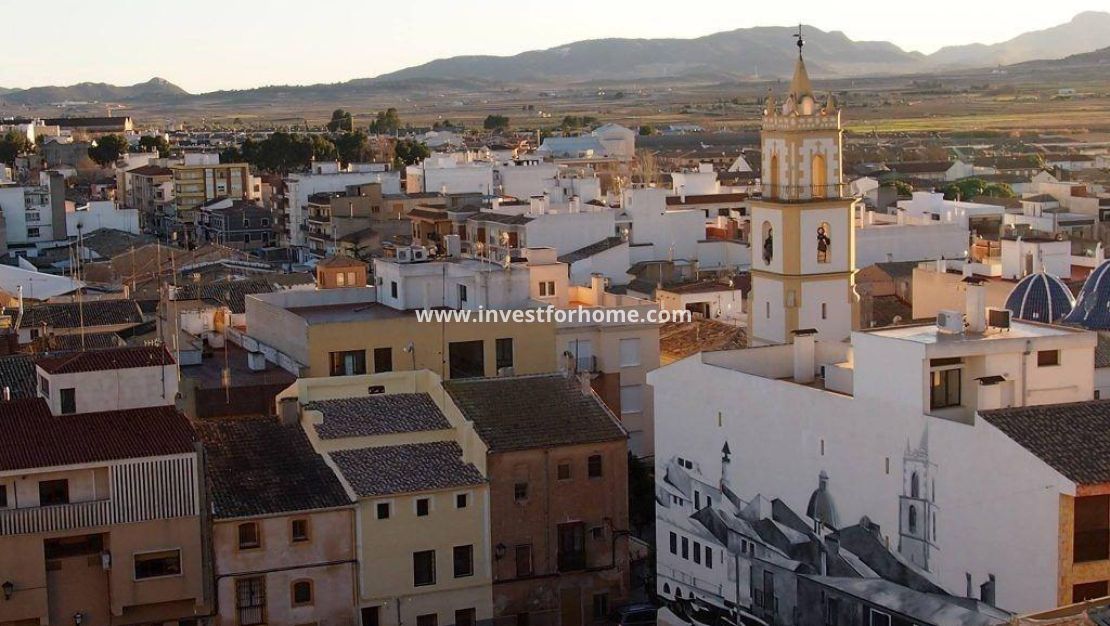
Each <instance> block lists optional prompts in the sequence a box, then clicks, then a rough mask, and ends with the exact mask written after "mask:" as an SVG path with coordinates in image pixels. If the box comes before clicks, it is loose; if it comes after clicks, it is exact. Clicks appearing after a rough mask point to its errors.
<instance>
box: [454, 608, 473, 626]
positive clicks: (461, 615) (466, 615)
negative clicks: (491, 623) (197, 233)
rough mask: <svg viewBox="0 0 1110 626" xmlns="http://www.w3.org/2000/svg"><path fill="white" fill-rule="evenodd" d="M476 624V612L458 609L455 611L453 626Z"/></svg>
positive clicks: (471, 625)
mask: <svg viewBox="0 0 1110 626" xmlns="http://www.w3.org/2000/svg"><path fill="white" fill-rule="evenodd" d="M477 623H478V616H477V611H475V610H474V609H459V610H457V611H455V626H475V624H477Z"/></svg>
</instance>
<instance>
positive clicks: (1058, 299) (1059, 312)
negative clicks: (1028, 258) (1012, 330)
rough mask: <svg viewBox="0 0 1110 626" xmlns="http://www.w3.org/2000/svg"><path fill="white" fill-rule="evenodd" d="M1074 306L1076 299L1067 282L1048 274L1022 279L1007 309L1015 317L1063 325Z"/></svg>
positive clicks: (1039, 273) (1007, 303)
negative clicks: (1062, 322) (1061, 321)
mask: <svg viewBox="0 0 1110 626" xmlns="http://www.w3.org/2000/svg"><path fill="white" fill-rule="evenodd" d="M1074 306H1075V299H1074V298H1072V295H1071V290H1069V289H1068V286H1067V285H1065V284H1064V281H1062V280H1060V279H1059V278H1057V277H1055V276H1053V275H1051V274H1045V273H1044V272H1037V273H1035V274H1030V275H1028V276H1026V277H1025V278H1022V279H1021V281H1020V282H1018V284H1017V285H1015V286H1014V290H1013V291H1011V292H1010V297H1008V298H1006V308H1007V309H1010V311H1012V312H1013V314H1014V317H1016V318H1017V319H1020V320H1026V321H1029V322H1041V323H1044V324H1054V323H1056V322H1058V321H1060V319H1061V318H1063V317H1064V316H1066V315H1067V314H1068V313H1071V311H1072V307H1074Z"/></svg>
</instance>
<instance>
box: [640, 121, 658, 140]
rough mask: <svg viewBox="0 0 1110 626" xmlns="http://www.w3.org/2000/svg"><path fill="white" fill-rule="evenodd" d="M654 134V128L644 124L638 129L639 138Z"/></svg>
mask: <svg viewBox="0 0 1110 626" xmlns="http://www.w3.org/2000/svg"><path fill="white" fill-rule="evenodd" d="M654 134H655V127H654V126H652V125H651V124H644V125H643V126H641V127H640V136H641V137H647V136H650V135H654Z"/></svg>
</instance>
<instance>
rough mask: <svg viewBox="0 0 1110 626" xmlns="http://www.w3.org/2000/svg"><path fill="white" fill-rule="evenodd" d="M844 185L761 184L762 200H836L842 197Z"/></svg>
mask: <svg viewBox="0 0 1110 626" xmlns="http://www.w3.org/2000/svg"><path fill="white" fill-rule="evenodd" d="M845 187H846V185H845V184H844V183H833V184H829V185H767V184H765V185H762V186H761V187H760V189H761V191H762V192H763V199H764V200H774V201H775V202H812V201H815V200H837V199H840V198H843V197H844V191H845Z"/></svg>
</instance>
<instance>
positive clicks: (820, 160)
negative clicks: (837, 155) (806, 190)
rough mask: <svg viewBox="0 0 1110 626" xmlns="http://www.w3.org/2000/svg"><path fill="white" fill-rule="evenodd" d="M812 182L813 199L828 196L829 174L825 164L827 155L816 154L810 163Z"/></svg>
mask: <svg viewBox="0 0 1110 626" xmlns="http://www.w3.org/2000/svg"><path fill="white" fill-rule="evenodd" d="M809 166H810V182H811V184H812V186H813V197H814V198H824V197H826V196H828V195H829V194H828V185H829V173H828V169H827V166H826V164H825V155H823V154H815V155H813V160H812V161H810V164H809Z"/></svg>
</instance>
